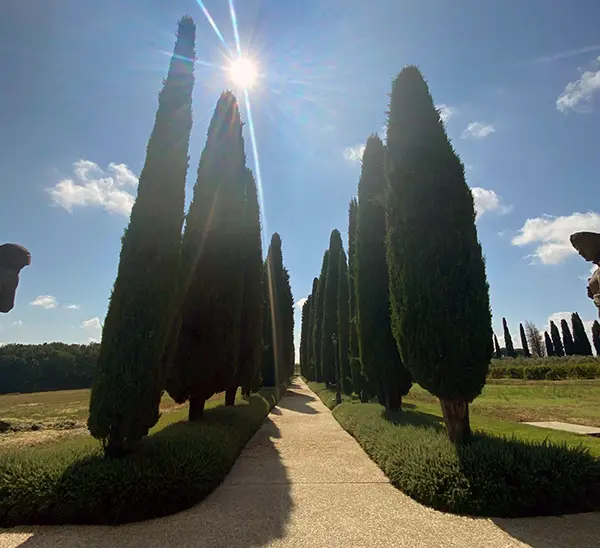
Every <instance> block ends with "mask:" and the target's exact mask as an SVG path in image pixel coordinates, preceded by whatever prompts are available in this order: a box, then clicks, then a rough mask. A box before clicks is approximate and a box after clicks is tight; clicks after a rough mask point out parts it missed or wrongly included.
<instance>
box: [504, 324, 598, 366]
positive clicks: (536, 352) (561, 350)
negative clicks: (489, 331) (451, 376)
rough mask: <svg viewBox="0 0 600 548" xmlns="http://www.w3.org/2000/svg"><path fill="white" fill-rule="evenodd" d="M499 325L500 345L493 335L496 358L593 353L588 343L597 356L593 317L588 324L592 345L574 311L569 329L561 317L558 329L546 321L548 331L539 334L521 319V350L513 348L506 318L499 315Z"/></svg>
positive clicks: (584, 354) (596, 325) (596, 338)
mask: <svg viewBox="0 0 600 548" xmlns="http://www.w3.org/2000/svg"><path fill="white" fill-rule="evenodd" d="M502 327H503V331H504V342H505V346H504V348H500V345H499V344H498V338H497V337H496V335H495V334H494V337H493V339H494V349H495V350H494V357H495V358H496V359H501V358H503V357H507V358H516V357H517V356H522V357H525V358H530V357H534V358H541V357H544V356H549V357H552V356H558V357H560V356H593V355H594V353H593V352H592V344H593V345H594V349H595V350H596V355H598V356H600V323H598V320H594V323H593V324H592V344H590V339H589V337H588V335H587V332H586V330H585V326H584V325H583V321H582V320H581V317H580V316H579V314H578V313H577V312H573V314H571V328H569V324H568V322H567V320H565V319H562V320H561V321H560V331H559V329H558V326H557V325H556V324H555V323H554V321H550V333H548V332H547V331H545V332H544V334H543V335H542V333H541V331H540V330H539V329H538V328H537V327H536V326H535V325H534V324H533V323H531V322H525V327H523V324H519V332H520V335H521V346H522V349H515V348H514V346H513V342H512V337H511V334H510V331H509V329H508V325H507V323H506V318H502ZM561 332H562V337H561Z"/></svg>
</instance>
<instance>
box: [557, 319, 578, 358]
mask: <svg viewBox="0 0 600 548" xmlns="http://www.w3.org/2000/svg"><path fill="white" fill-rule="evenodd" d="M560 330H561V331H562V338H563V344H564V347H565V355H566V356H574V355H575V354H576V352H575V343H574V342H573V337H572V335H571V330H570V329H569V324H568V323H567V320H560Z"/></svg>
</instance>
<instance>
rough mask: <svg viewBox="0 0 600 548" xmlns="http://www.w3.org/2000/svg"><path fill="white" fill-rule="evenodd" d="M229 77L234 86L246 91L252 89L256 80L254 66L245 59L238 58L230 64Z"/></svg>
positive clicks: (256, 73) (256, 75) (256, 74)
mask: <svg viewBox="0 0 600 548" xmlns="http://www.w3.org/2000/svg"><path fill="white" fill-rule="evenodd" d="M229 75H230V77H231V79H232V80H233V83H234V84H236V85H238V86H240V87H243V88H248V89H249V88H252V87H253V86H254V85H255V84H256V81H257V80H258V72H257V71H256V65H255V64H254V63H253V62H252V61H251V60H250V59H248V58H246V57H240V58H239V59H235V60H234V61H232V62H231V65H229Z"/></svg>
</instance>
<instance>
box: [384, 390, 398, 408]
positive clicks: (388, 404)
mask: <svg viewBox="0 0 600 548" xmlns="http://www.w3.org/2000/svg"><path fill="white" fill-rule="evenodd" d="M385 410H386V412H387V413H396V412H398V411H402V396H401V395H400V394H395V393H389V392H386V393H385Z"/></svg>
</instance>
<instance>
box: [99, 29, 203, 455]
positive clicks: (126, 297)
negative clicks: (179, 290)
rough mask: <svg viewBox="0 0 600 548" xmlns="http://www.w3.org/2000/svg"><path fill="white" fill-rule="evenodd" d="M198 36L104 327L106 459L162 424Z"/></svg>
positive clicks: (147, 168)
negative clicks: (164, 368) (164, 356)
mask: <svg viewBox="0 0 600 548" xmlns="http://www.w3.org/2000/svg"><path fill="white" fill-rule="evenodd" d="M195 34H196V28H195V25H194V22H193V20H192V19H191V18H190V17H184V18H183V19H181V21H180V22H179V28H178V33H177V41H176V43H175V50H174V54H173V57H172V58H171V62H170V65H169V72H168V74H167V78H166V80H165V82H164V86H163V89H162V91H161V92H160V95H159V99H158V111H157V113H156V120H155V122H154V129H153V130H152V134H151V136H150V140H149V141H148V147H147V149H146V161H145V163H144V167H143V168H142V172H141V174H140V179H139V184H138V193H137V198H136V201H135V204H134V206H133V209H132V211H131V216H130V219H129V226H128V227H127V229H126V231H125V234H124V235H123V238H122V248H121V257H120V261H119V269H118V273H117V278H116V280H115V284H114V287H113V291H112V295H111V298H110V303H109V307H108V313H107V315H106V319H105V321H104V329H103V337H102V346H101V348H100V354H99V357H98V362H97V366H96V373H95V378H94V384H93V387H92V394H91V399H90V415H89V419H88V428H89V430H90V433H91V434H92V436H94V437H95V438H98V439H100V440H102V442H103V445H104V450H105V453H106V454H107V455H112V456H118V455H120V454H122V453H123V450H124V446H125V444H126V442H129V441H135V440H139V439H140V438H142V437H143V436H145V435H146V434H147V433H148V430H149V429H150V428H151V427H152V426H153V425H154V424H156V422H157V421H158V417H159V411H158V408H159V403H160V397H161V394H162V389H163V384H164V370H163V367H162V356H163V354H164V351H165V346H166V343H167V339H168V334H169V330H170V328H171V323H172V321H173V315H174V308H175V280H176V279H177V272H178V268H179V260H180V259H179V257H180V252H181V228H182V224H183V207H184V194H185V178H186V173H187V168H188V147H189V139H190V131H191V128H192V89H193V86H194V59H195V51H194V41H195Z"/></svg>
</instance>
